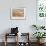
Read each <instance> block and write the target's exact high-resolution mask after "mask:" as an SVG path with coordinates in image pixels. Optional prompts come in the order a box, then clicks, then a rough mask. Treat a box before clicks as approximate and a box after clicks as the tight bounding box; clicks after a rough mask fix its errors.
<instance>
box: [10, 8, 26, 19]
mask: <svg viewBox="0 0 46 46" xmlns="http://www.w3.org/2000/svg"><path fill="white" fill-rule="evenodd" d="M10 14H11V15H10V18H11V19H25V16H26V9H25V8H11V13H10Z"/></svg>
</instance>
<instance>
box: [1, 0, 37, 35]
mask: <svg viewBox="0 0 46 46" xmlns="http://www.w3.org/2000/svg"><path fill="white" fill-rule="evenodd" d="M17 7H25V8H26V19H25V20H10V8H17ZM32 24H36V0H0V34H3V33H4V32H8V31H7V29H9V28H11V27H16V26H17V27H19V32H30V36H32V32H35V31H32V29H31V25H32Z"/></svg>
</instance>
